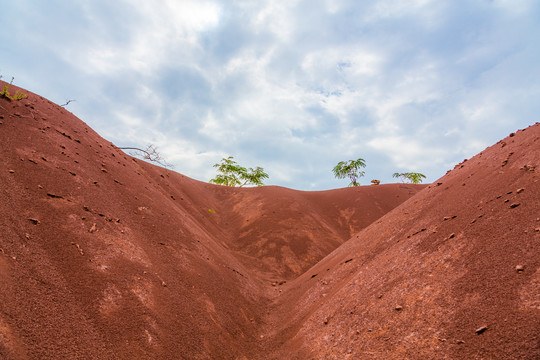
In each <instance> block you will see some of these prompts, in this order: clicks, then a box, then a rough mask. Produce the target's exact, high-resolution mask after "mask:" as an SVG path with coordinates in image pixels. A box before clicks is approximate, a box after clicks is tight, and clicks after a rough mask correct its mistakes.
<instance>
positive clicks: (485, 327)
mask: <svg viewBox="0 0 540 360" xmlns="http://www.w3.org/2000/svg"><path fill="white" fill-rule="evenodd" d="M487 329H488V327H487V325H483V326H480V327H479V328H478V329H476V330H475V332H476V334H477V335H480V334H482V333H484V332H485V331H486V330H487Z"/></svg>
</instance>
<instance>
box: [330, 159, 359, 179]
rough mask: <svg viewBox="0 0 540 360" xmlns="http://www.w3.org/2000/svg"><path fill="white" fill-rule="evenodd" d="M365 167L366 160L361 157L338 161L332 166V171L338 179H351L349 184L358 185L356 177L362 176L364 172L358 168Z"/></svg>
mask: <svg viewBox="0 0 540 360" xmlns="http://www.w3.org/2000/svg"><path fill="white" fill-rule="evenodd" d="M363 167H366V161H365V160H364V159H362V158H359V159H357V160H349V161H340V162H338V164H337V165H336V166H334V168H333V169H332V172H333V173H334V176H335V177H337V178H338V179H346V178H349V179H351V183H350V184H349V186H360V183H358V178H359V177H361V176H364V174H365V173H364V172H363V171H360V168H363Z"/></svg>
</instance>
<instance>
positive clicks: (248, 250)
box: [0, 83, 540, 359]
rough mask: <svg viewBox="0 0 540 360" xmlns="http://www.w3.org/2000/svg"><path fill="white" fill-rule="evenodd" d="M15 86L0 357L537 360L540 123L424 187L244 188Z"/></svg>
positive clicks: (4, 110)
mask: <svg viewBox="0 0 540 360" xmlns="http://www.w3.org/2000/svg"><path fill="white" fill-rule="evenodd" d="M0 85H1V86H2V87H3V85H4V83H0ZM15 89H16V88H15V87H12V88H11V89H10V90H11V92H15ZM23 91H24V90H23ZM24 92H25V93H27V94H28V95H29V97H28V99H25V100H21V101H9V100H7V99H5V98H0V141H1V146H0V151H1V155H0V183H1V184H2V186H1V187H0V359H347V358H350V359H537V358H540V336H539V335H538V334H539V331H538V330H539V328H540V270H539V265H540V255H539V254H540V211H539V210H540V202H539V199H540V186H539V183H538V180H539V172H540V163H539V162H540V140H539V139H540V125H538V124H536V125H534V126H531V127H529V128H528V129H526V130H523V131H518V132H517V133H516V134H515V135H513V136H511V137H508V138H506V139H504V140H503V141H501V142H499V143H498V144H495V145H494V146H492V147H490V148H488V149H486V150H485V151H483V152H482V153H480V154H479V155H477V156H475V157H474V158H472V159H470V160H468V161H466V162H464V163H462V164H460V165H458V166H457V167H456V168H455V169H454V170H453V171H451V172H449V173H448V174H447V175H446V176H444V177H443V178H441V179H440V180H438V181H437V182H436V183H434V184H431V185H429V186H427V187H426V186H424V185H416V186H414V185H404V184H386V185H379V186H363V187H359V188H346V189H339V190H330V191H319V192H303V191H295V190H290V189H286V188H281V187H276V186H267V187H261V188H242V189H238V188H226V187H221V186H216V185H211V184H206V183H203V182H199V181H195V180H192V179H190V178H188V177H185V176H183V175H181V174H178V173H176V172H173V171H170V170H166V169H163V168H160V167H156V166H153V165H151V164H148V163H146V162H143V161H141V160H137V159H134V158H132V157H130V156H128V155H126V154H124V153H123V152H122V151H121V150H119V149H117V148H116V146H114V145H113V144H111V143H110V142H108V141H106V140H104V139H103V138H101V137H100V136H99V135H98V134H96V133H95V132H94V131H93V130H92V129H90V128H89V127H88V126H87V125H86V124H84V123H83V122H82V121H80V120H79V119H77V118H75V117H74V116H73V115H72V114H71V113H69V112H68V111H67V110H66V109H64V108H61V107H59V106H57V105H55V104H53V103H51V102H49V101H47V100H45V99H43V98H41V97H39V96H37V95H35V94H32V93H29V92H27V91H24ZM420 190H422V191H420ZM484 327H485V328H484Z"/></svg>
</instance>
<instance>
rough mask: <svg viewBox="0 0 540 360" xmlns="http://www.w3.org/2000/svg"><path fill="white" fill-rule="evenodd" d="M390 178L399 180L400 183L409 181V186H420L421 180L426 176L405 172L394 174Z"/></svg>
mask: <svg viewBox="0 0 540 360" xmlns="http://www.w3.org/2000/svg"><path fill="white" fill-rule="evenodd" d="M392 177H395V178H401V182H404V181H405V180H407V181H409V182H410V183H411V184H420V183H421V182H422V181H423V179H425V178H426V175H424V174H420V173H415V172H406V173H394V175H392Z"/></svg>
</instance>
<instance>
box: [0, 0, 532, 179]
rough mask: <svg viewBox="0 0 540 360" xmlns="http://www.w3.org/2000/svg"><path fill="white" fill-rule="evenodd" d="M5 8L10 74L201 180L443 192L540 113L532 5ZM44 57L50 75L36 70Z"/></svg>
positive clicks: (0, 40) (241, 2) (219, 3)
mask: <svg viewBox="0 0 540 360" xmlns="http://www.w3.org/2000/svg"><path fill="white" fill-rule="evenodd" d="M3 10H4V9H3ZM5 11H6V13H7V14H8V13H9V14H10V16H6V19H5V22H6V24H5V27H6V28H9V29H13V31H14V32H15V33H17V34H21V35H20V37H15V38H14V37H10V36H8V35H9V34H6V33H4V34H0V46H2V48H5V49H9V51H7V50H6V51H5V54H6V55H5V57H4V58H3V60H5V61H4V63H5V64H6V65H3V68H2V69H0V70H3V71H6V70H8V71H9V70H10V69H15V70H12V71H17V72H23V73H24V74H23V75H20V76H21V78H26V79H31V81H32V84H39V85H40V87H39V89H43V90H39V89H36V90H39V91H42V92H43V93H42V94H43V95H45V96H48V94H50V93H52V94H55V96H56V94H57V93H58V91H59V90H58V89H55V87H58V86H59V84H61V86H62V89H61V91H62V94H64V93H65V94H66V95H65V96H72V95H75V94H76V96H77V97H76V99H77V102H76V103H75V104H74V105H73V108H74V109H77V110H78V111H80V112H78V113H77V115H79V116H80V117H81V118H82V119H83V120H84V121H87V122H88V123H89V124H90V125H91V126H93V127H95V128H96V130H98V131H99V132H100V133H101V134H103V135H105V136H106V137H108V138H109V139H111V140H114V141H116V142H118V143H124V144H125V143H127V142H132V143H135V142H138V143H137V144H138V145H140V146H145V145H146V143H154V144H156V145H158V147H159V148H160V149H161V151H162V152H163V153H164V155H166V157H167V158H168V159H167V160H169V161H170V162H175V163H177V170H178V171H180V172H182V173H184V174H186V175H188V176H192V177H194V178H197V179H200V180H208V178H209V177H211V176H213V174H214V169H213V168H212V167H211V166H212V165H213V164H214V163H215V162H217V161H219V159H220V158H221V157H223V156H226V155H234V156H235V158H238V159H239V160H241V162H242V163H244V162H245V164H246V165H247V166H257V165H261V166H263V167H265V169H266V170H268V172H269V173H270V174H271V179H270V180H271V183H275V184H280V185H285V186H291V187H294V188H304V189H305V188H310V189H311V188H315V189H317V188H318V189H321V188H328V187H332V186H335V187H337V186H344V185H345V184H342V183H340V182H338V181H336V180H335V179H333V177H332V174H331V172H330V170H331V168H332V166H333V165H335V164H333V162H337V161H339V160H344V159H345V158H347V157H348V158H355V157H362V156H365V157H366V158H369V159H367V160H368V168H367V169H366V171H367V172H368V173H370V172H372V175H373V177H374V178H379V179H381V180H383V181H391V180H392V179H391V178H385V176H387V175H385V174H386V172H387V169H386V168H392V170H395V171H397V170H400V169H403V170H411V171H413V170H418V171H422V172H424V173H426V175H428V176H430V177H431V178H432V179H433V178H437V177H438V176H440V175H442V174H444V172H445V171H446V170H447V166H448V164H452V163H453V162H454V163H455V162H458V161H461V160H462V158H463V157H469V156H472V155H474V153H475V152H477V151H479V150H482V149H483V148H484V147H485V146H487V145H489V144H490V143H493V142H495V141H497V140H498V139H499V138H501V137H502V136H504V135H506V134H507V133H509V132H511V131H514V130H516V129H517V128H519V127H525V126H526V125H528V124H530V123H532V122H534V121H536V116H537V113H538V111H540V105H537V102H538V101H537V99H538V96H540V87H539V86H538V84H539V83H540V67H539V65H538V64H540V61H539V60H540V50H538V47H537V46H536V47H535V44H536V36H537V35H536V34H537V33H538V31H539V30H540V20H539V19H540V16H538V15H539V6H538V4H537V2H536V1H532V0H530V1H529V0H522V1H507V0H494V1H491V2H488V1H460V2H455V3H453V2H440V1H434V0H431V1H429V0H415V1H404V0H380V1H379V0H377V1H361V2H359V1H351V0H339V1H338V0H335V1H329V0H324V1H318V2H312V1H307V0H303V1H302V0H295V1H287V2H283V1H278V0H271V1H264V2H258V1H251V0H237V1H234V2H229V1H223V0H215V1H205V0H201V1H198V0H197V1H196V0H182V1H174V0H165V1H162V2H160V3H159V5H156V4H154V3H150V2H147V1H142V0H122V1H119V2H107V1H104V0H102V1H99V0H96V1H93V2H86V3H84V4H79V3H77V2H72V3H70V5H69V6H65V5H64V6H58V5H54V4H53V5H47V4H45V3H43V5H34V6H33V7H30V6H28V5H26V4H25V3H22V2H10V3H9V5H6V6H5ZM66 22H69V24H68V23H66ZM68 25H69V26H68ZM66 27H67V28H69V29H70V32H68V33H66V32H65V30H64V29H65V28H66ZM25 34H31V36H30V35H25ZM61 37H62V42H61V43H58V39H59V38H61ZM36 49H39V52H38V50H36ZM38 55H39V58H40V62H39V64H38V65H35V64H34V63H33V62H30V61H26V60H25V59H35V58H36V57H38ZM4 66H5V67H4ZM4 75H5V76H6V77H8V76H9V75H11V74H8V73H4ZM13 75H14V76H15V77H16V78H19V74H17V73H14V74H13ZM30 90H33V89H30ZM47 91H48V93H47ZM62 100H63V98H62ZM385 167H386V168H385ZM388 173H389V175H388V177H390V176H391V171H388ZM369 176H371V175H369Z"/></svg>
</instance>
